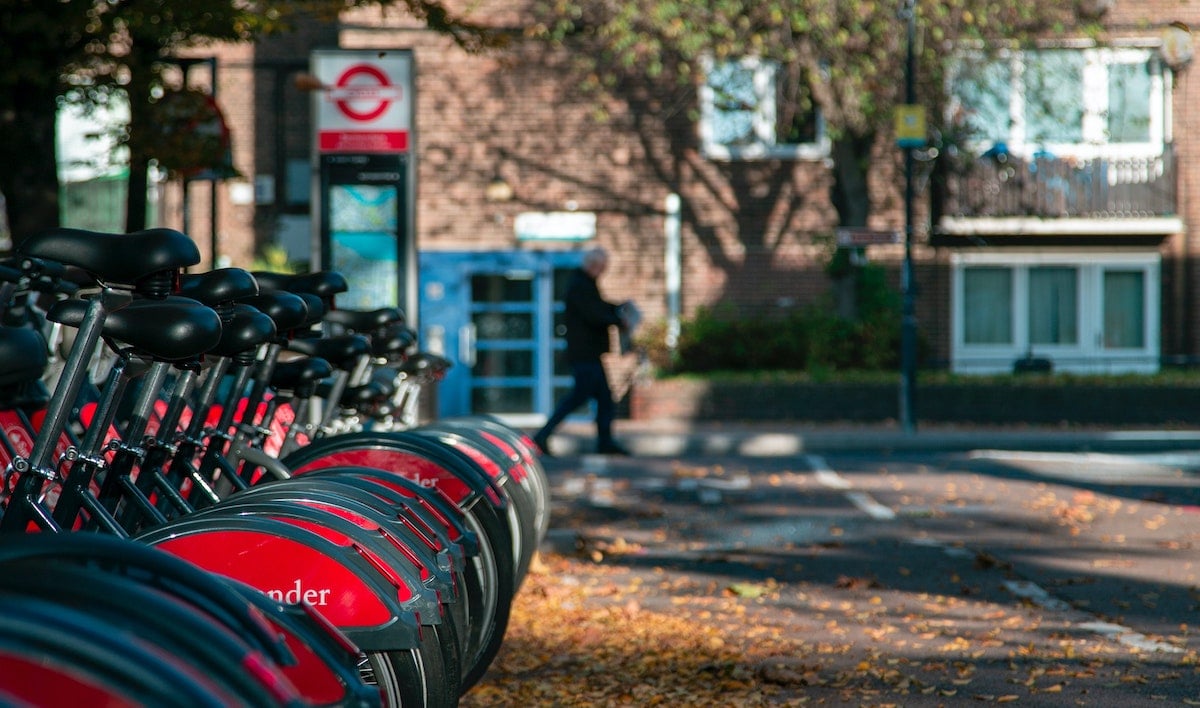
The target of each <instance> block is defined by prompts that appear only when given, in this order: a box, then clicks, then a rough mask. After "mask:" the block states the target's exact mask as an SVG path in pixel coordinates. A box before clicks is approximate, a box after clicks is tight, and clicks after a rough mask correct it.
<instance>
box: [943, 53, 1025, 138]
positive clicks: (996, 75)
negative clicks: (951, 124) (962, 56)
mask: <svg viewBox="0 0 1200 708" xmlns="http://www.w3.org/2000/svg"><path fill="white" fill-rule="evenodd" d="M1011 82H1012V71H1011V68H1010V66H1009V63H1008V62H1007V61H1005V60H993V59H986V60H978V61H965V62H963V64H962V66H960V67H959V74H958V76H957V78H956V80H955V84H954V93H955V95H956V96H957V97H958V99H959V101H960V102H961V104H962V109H963V115H962V120H963V121H964V123H965V124H966V127H967V129H968V130H969V131H970V134H971V138H972V139H974V140H980V141H983V142H986V143H997V142H1005V141H1007V140H1008V132H1009V128H1010V127H1011V126H1010V125H1009V124H1010V123H1011V122H1012V121H1011V119H1010V116H1009V104H1010V103H1011V101H1012V83H1011Z"/></svg>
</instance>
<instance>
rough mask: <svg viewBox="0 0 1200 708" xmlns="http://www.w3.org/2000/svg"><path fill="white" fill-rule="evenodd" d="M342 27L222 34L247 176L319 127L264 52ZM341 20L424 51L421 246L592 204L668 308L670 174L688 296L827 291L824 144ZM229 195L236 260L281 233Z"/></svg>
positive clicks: (1190, 244)
mask: <svg viewBox="0 0 1200 708" xmlns="http://www.w3.org/2000/svg"><path fill="white" fill-rule="evenodd" d="M450 5H451V6H452V7H454V6H460V7H466V6H467V5H466V3H465V2H464V3H450ZM1117 5H1118V6H1117V7H1115V8H1114V9H1113V10H1111V11H1109V13H1108V14H1107V15H1106V20H1105V21H1106V22H1107V23H1108V25H1109V26H1110V27H1111V28H1112V34H1113V36H1114V37H1117V36H1119V37H1157V36H1158V33H1159V32H1160V29H1159V26H1158V25H1157V24H1151V23H1150V22H1155V23H1157V22H1160V21H1161V22H1166V21H1168V20H1171V19H1180V20H1182V21H1184V22H1188V23H1189V24H1191V25H1193V26H1195V27H1198V28H1200V7H1195V6H1194V4H1192V3H1185V2H1180V1H1179V0H1155V1H1150V2H1143V1H1142V0H1120V2H1119V3H1118V4H1117ZM469 7H470V8H471V10H470V12H471V14H470V17H471V18H472V19H473V20H475V21H479V22H483V23H488V24H493V25H495V26H505V27H514V28H519V27H520V26H521V20H520V16H521V15H520V11H521V3H514V2H501V1H500V0H483V1H481V2H472V3H470V5H469ZM1145 18H1151V20H1150V21H1147V20H1146V19H1145ZM335 30H336V28H330V27H322V28H313V30H312V31H311V32H310V33H306V34H304V35H300V36H295V37H290V38H282V39H272V40H270V41H263V42H260V43H259V44H258V45H257V46H252V47H239V48H236V49H234V50H230V53H229V54H228V55H226V54H225V50H222V65H221V66H222V68H221V74H220V78H221V95H222V96H223V97H225V98H224V100H222V104H223V105H224V106H225V107H226V110H227V111H228V112H229V114H230V116H231V120H232V121H233V122H234V124H235V140H236V143H235V145H236V150H237V152H236V161H237V164H238V167H239V169H241V170H242V171H243V172H244V173H245V174H246V175H247V177H252V176H253V175H254V174H256V173H263V172H264V171H266V172H270V171H272V170H274V169H275V168H276V166H277V160H276V159H275V156H274V152H273V151H274V150H275V145H276V143H277V132H278V131H280V130H283V131H287V133H288V135H289V137H288V138H286V141H285V142H287V143H288V144H293V145H294V144H295V143H296V141H298V140H300V141H302V140H305V139H306V135H307V132H308V131H309V130H310V126H309V125H308V123H307V118H306V114H307V110H308V105H307V98H306V97H305V96H304V95H303V94H299V93H297V92H294V91H290V90H289V91H287V92H286V93H287V95H286V96H285V101H286V102H285V105H286V107H287V108H286V110H287V111H288V114H289V115H288V116H287V120H283V121H273V120H266V119H264V118H263V116H262V115H261V114H262V113H264V112H270V111H269V108H270V106H267V107H265V108H264V105H263V103H262V101H263V96H264V95H267V94H269V91H268V88H269V86H268V84H269V83H270V81H273V80H275V79H271V78H268V77H276V76H277V75H276V74H273V73H271V72H272V71H275V70H276V69H271V68H270V66H268V65H271V66H273V65H278V64H281V63H282V64H286V63H287V61H289V60H290V61H293V62H294V61H296V60H300V61H302V62H306V61H307V54H308V49H309V48H311V47H312V46H314V45H317V44H320V45H322V46H332V44H333V43H332V42H331V41H329V38H330V37H332V36H333V33H334V31H335ZM338 36H339V37H340V45H341V46H342V47H344V48H365V47H369V48H384V49H386V48H406V49H412V50H413V51H414V56H415V60H416V68H417V98H416V105H417V112H418V115H417V136H416V141H417V146H418V165H419V176H418V189H419V194H418V209H417V217H416V218H417V229H418V234H419V235H418V243H419V247H420V248H422V249H429V250H438V249H481V250H486V249H510V248H569V247H574V246H573V245H571V244H542V245H536V246H533V245H527V244H518V243H517V241H516V239H515V237H514V235H513V221H514V219H515V217H516V216H517V215H518V214H519V213H521V212H526V211H550V210H561V209H568V208H576V209H579V210H581V211H591V212H595V213H596V214H597V216H598V222H597V223H598V240H599V242H600V243H602V244H603V245H606V246H607V247H609V249H610V250H611V251H612V253H613V263H612V268H611V270H610V273H609V275H608V276H607V277H606V279H605V283H604V287H605V291H606V294H607V295H608V296H609V297H610V298H612V299H625V298H631V299H635V300H637V301H638V302H639V303H640V304H641V306H642V307H643V309H644V311H645V312H646V315H647V317H648V318H649V319H651V320H653V319H655V318H659V317H662V316H663V315H664V314H665V303H664V291H663V290H664V284H663V257H664V244H663V242H664V236H663V229H664V219H663V208H664V200H665V199H666V197H667V195H668V193H670V192H672V191H676V192H678V193H679V194H680V195H681V196H682V197H683V202H684V215H685V226H684V230H683V272H684V277H683V284H684V291H683V306H684V310H685V313H690V312H693V311H694V310H695V309H696V308H697V307H700V306H705V305H712V304H715V303H720V302H736V303H740V304H741V305H743V306H744V307H745V308H748V309H764V308H771V307H775V306H777V305H778V304H779V303H799V304H803V303H808V302H812V301H814V300H817V299H819V298H821V297H824V296H825V295H826V294H827V292H828V290H829V282H828V280H827V278H826V276H825V274H824V271H823V259H824V254H825V251H824V250H823V249H824V247H823V246H822V245H821V239H822V238H826V239H827V238H828V237H829V235H830V234H831V232H832V230H833V228H834V226H835V223H836V215H835V212H834V210H833V208H832V206H831V205H830V202H829V189H830V186H831V174H830V172H829V170H828V168H827V167H826V166H825V165H824V164H822V163H821V162H798V163H793V164H790V165H788V166H787V167H786V168H784V169H781V168H780V166H779V165H774V164H754V163H721V162H714V161H710V160H706V159H704V158H702V157H701V156H700V155H699V153H698V150H697V140H696V137H695V134H694V130H695V128H694V125H693V123H692V122H691V120H690V118H689V116H688V110H687V109H688V107H689V105H690V104H689V103H688V101H693V100H694V93H695V92H694V91H691V92H689V91H682V92H665V91H664V92H660V93H659V94H656V95H650V96H648V97H646V98H645V99H644V100H643V102H642V103H638V104H623V103H614V104H612V105H607V106H604V109H605V111H604V112H605V113H606V116H605V118H604V119H603V120H598V119H597V117H596V114H597V111H596V106H595V105H594V101H593V99H592V98H591V96H589V95H588V94H586V93H584V92H582V91H581V90H579V88H578V87H576V86H574V85H572V84H571V83H570V82H569V81H567V80H566V77H569V76H570V73H569V72H568V71H567V70H566V63H567V62H568V60H569V57H567V56H565V55H563V54H561V53H554V52H546V51H543V50H540V49H537V48H534V47H529V46H525V45H522V44H521V43H520V42H519V41H518V42H517V43H516V44H514V46H513V47H512V48H511V49H509V50H508V51H505V52H502V53H499V54H485V55H477V56H473V55H468V54H467V53H465V52H464V51H462V50H461V49H460V48H458V47H456V46H454V45H453V43H452V42H451V41H450V40H448V39H446V38H444V37H440V36H437V35H434V34H432V33H429V32H427V31H423V30H422V29H421V28H420V27H419V26H417V25H416V24H415V23H414V22H413V21H411V20H410V19H408V18H407V17H406V16H404V15H403V14H401V13H389V14H387V15H381V14H380V12H379V11H378V10H373V11H360V12H357V13H354V14H351V15H347V16H346V17H345V18H344V23H343V26H342V28H341V31H340V34H339V35H338ZM287 85H288V86H290V83H287ZM248 93H250V94H251V95H253V97H254V100H251V98H250V96H247V94H248ZM1175 97H1176V103H1175V106H1176V108H1175V112H1174V120H1175V125H1174V133H1175V139H1176V149H1177V151H1178V154H1179V160H1180V164H1181V166H1182V167H1183V172H1182V173H1181V178H1180V185H1179V186H1180V190H1181V193H1182V194H1183V196H1181V198H1180V201H1179V203H1180V210H1181V214H1182V216H1183V217H1184V219H1185V222H1186V223H1189V224H1194V223H1200V200H1197V199H1191V198H1189V197H1190V195H1191V193H1193V192H1195V191H1196V190H1200V170H1197V169H1196V168H1195V167H1192V166H1193V165H1196V164H1197V160H1196V157H1197V155H1200V143H1198V142H1197V141H1200V134H1197V132H1196V131H1193V130H1192V127H1193V126H1192V122H1193V121H1195V120H1200V119H1196V118H1193V117H1192V114H1193V113H1194V111H1193V110H1192V106H1193V104H1194V103H1195V102H1196V101H1197V100H1200V77H1198V76H1197V71H1196V68H1195V67H1191V68H1188V69H1184V70H1183V71H1182V72H1180V73H1179V74H1178V75H1177V77H1176V85H1175ZM676 101H678V102H679V104H678V105H679V106H680V107H679V108H677V109H676V110H674V111H673V112H668V111H665V110H660V109H661V105H659V104H667V103H668V102H676ZM656 102H657V103H656ZM875 157H876V159H875V161H874V166H873V170H872V182H871V190H872V195H873V198H874V201H875V203H874V204H873V209H872V217H871V223H870V225H871V226H873V227H876V228H897V229H898V228H902V226H903V218H902V191H901V190H902V187H903V179H902V175H901V174H900V168H899V163H898V158H899V154H898V151H896V150H895V149H894V147H893V145H892V143H891V142H890V140H887V139H884V140H881V142H880V144H879V146H878V147H877V149H876V155H875ZM889 158H895V159H889ZM496 175H499V176H501V177H503V178H504V180H505V181H506V182H508V184H509V185H510V186H511V187H512V189H513V194H514V196H513V199H512V200H511V201H507V202H500V203H493V202H488V201H486V200H485V199H484V196H483V195H484V189H485V187H486V185H487V183H488V182H489V181H490V180H492V178H493V177H494V176H496ZM278 179H279V180H280V181H281V180H282V175H279V176H278ZM219 191H220V190H219ZM225 191H226V192H227V190H225ZM922 198H924V196H923V195H922ZM222 199H224V200H225V201H224V202H222V204H221V207H220V215H221V217H220V218H221V222H220V223H221V230H220V239H221V243H222V244H223V247H224V248H227V249H228V251H227V252H228V253H229V254H230V255H231V256H233V258H234V261H235V262H237V263H239V264H245V263H247V262H248V258H249V254H250V252H251V251H252V250H253V249H252V244H254V243H255V242H256V241H257V242H262V241H265V240H267V239H269V238H270V235H271V233H272V232H271V228H272V224H273V220H272V217H273V214H274V213H275V212H276V210H277V208H276V207H270V208H258V209H254V208H253V207H238V206H234V205H229V204H227V199H228V196H227V194H225V195H224V196H222ZM201 206H204V205H202V204H200V203H199V202H198V201H197V200H196V199H195V198H194V205H193V212H197V213H196V214H195V219H194V221H193V226H192V229H193V230H194V232H196V233H198V234H201V237H200V238H198V240H199V241H201V242H202V244H203V243H205V240H204V239H205V238H206V231H205V229H206V223H205V221H204V219H205V217H206V214H207V211H205V210H202V209H201V208H200V207H201ZM201 211H203V213H198V212H201ZM919 216H920V213H919ZM922 224H923V222H922V221H920V220H918V228H917V231H916V234H915V244H916V245H915V249H914V254H915V257H916V260H917V262H918V264H919V266H918V269H917V284H918V286H919V296H918V299H917V306H918V312H917V314H918V321H919V325H920V328H921V333H922V336H923V338H924V339H926V340H927V341H929V342H930V343H931V345H932V347H933V349H932V352H931V355H932V357H933V359H935V360H941V361H944V360H945V359H946V358H948V356H949V342H948V339H949V322H948V317H949V297H950V293H949V276H948V270H947V264H948V261H949V252H948V251H945V250H943V251H935V249H933V248H930V247H927V246H924V245H923V244H924V243H925V242H926V240H927V237H928V233H927V229H926V228H925V227H924V226H923V225H922ZM1194 242H1195V239H1194V238H1193V237H1192V236H1191V235H1190V234H1185V235H1183V236H1181V237H1179V238H1172V239H1168V240H1167V241H1166V242H1165V244H1164V246H1163V252H1164V255H1165V256H1166V257H1167V259H1166V260H1165V261H1164V284H1165V287H1164V293H1163V296H1164V299H1163V306H1164V310H1163V313H1164V316H1163V329H1164V332H1165V333H1166V334H1165V335H1164V349H1165V350H1166V351H1167V353H1196V352H1198V351H1200V342H1198V341H1197V338H1198V336H1200V307H1195V306H1194V304H1195V303H1197V302H1200V292H1198V290H1200V273H1197V272H1195V270H1196V269H1195V265H1194V263H1193V260H1194V257H1195V254H1196V252H1197V250H1200V246H1197V245H1196V244H1195V243H1194ZM902 255H903V251H902V249H901V248H899V247H883V248H877V247H872V248H871V249H870V250H869V256H870V257H871V258H872V260H875V261H876V262H881V263H885V264H887V265H888V266H889V267H891V268H892V278H893V282H894V283H896V284H897V285H898V280H899V278H898V266H899V263H900V261H901V258H902ZM1176 264H1179V265H1178V268H1177V267H1176ZM1167 283H1169V284H1170V285H1169V287H1166V284H1167ZM1181 330H1182V333H1181Z"/></svg>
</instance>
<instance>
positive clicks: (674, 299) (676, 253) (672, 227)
mask: <svg viewBox="0 0 1200 708" xmlns="http://www.w3.org/2000/svg"><path fill="white" fill-rule="evenodd" d="M666 207H667V218H666V224H665V230H666V237H667V246H666V263H665V264H664V265H665V273H666V281H667V282H666V285H667V347H668V348H669V349H670V350H671V351H675V347H676V345H678V344H679V328H680V323H679V313H680V309H681V304H680V289H681V286H682V282H683V276H682V273H683V260H682V258H683V256H682V246H681V244H680V236H679V231H680V222H681V217H680V211H681V207H682V202H681V200H680V198H679V195H678V194H674V193H672V194H668V195H667V202H666Z"/></svg>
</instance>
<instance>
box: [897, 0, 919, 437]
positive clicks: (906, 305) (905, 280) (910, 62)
mask: <svg viewBox="0 0 1200 708" xmlns="http://www.w3.org/2000/svg"><path fill="white" fill-rule="evenodd" d="M899 17H900V19H902V20H905V21H906V22H907V25H908V35H907V46H906V57H905V64H904V102H905V104H906V105H907V106H908V107H910V108H911V107H913V106H914V104H916V102H917V87H916V55H915V53H914V48H913V45H914V44H915V43H916V34H917V12H916V0H901V5H900V13H899ZM901 147H902V148H903V149H904V267H903V270H902V271H901V274H900V286H901V291H902V295H903V303H902V306H901V320H900V402H899V403H900V416H899V417H900V427H901V429H902V430H903V431H904V432H905V433H914V432H916V428H917V426H916V419H915V416H914V413H913V399H914V394H915V393H916V385H917V383H916V370H917V315H916V302H915V300H916V284H915V283H914V282H913V262H912V241H913V201H914V199H915V194H914V188H913V166H914V165H913V163H914V161H915V156H914V155H913V151H914V150H915V149H916V146H915V145H913V143H912V142H911V141H908V142H902V143H901Z"/></svg>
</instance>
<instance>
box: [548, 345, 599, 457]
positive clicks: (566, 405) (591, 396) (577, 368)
mask: <svg viewBox="0 0 1200 708" xmlns="http://www.w3.org/2000/svg"><path fill="white" fill-rule="evenodd" d="M571 375H572V376H573V377H574V378H575V386H574V387H573V388H572V389H571V392H570V393H568V394H567V395H566V396H564V397H563V399H562V400H561V401H559V402H558V406H556V407H555V409H554V413H552V414H551V415H550V418H549V419H548V420H547V421H546V424H545V425H544V426H542V429H541V430H539V431H538V433H537V437H538V438H540V439H542V440H545V439H546V438H548V437H550V433H552V432H554V429H555V428H557V427H558V424H559V423H561V422H563V420H564V419H565V418H566V417H567V416H568V415H570V414H571V413H572V412H574V411H575V410H576V409H577V408H579V407H580V406H582V405H583V404H585V403H587V402H588V401H589V400H594V401H596V442H597V444H598V445H599V446H600V447H604V446H606V445H608V444H610V443H612V439H613V438H612V424H613V418H614V417H615V416H616V406H615V405H614V404H613V399H612V389H610V388H609V387H608V375H607V374H605V373H604V365H603V364H601V363H600V362H598V361H597V362H590V361H588V362H581V363H574V364H571Z"/></svg>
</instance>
